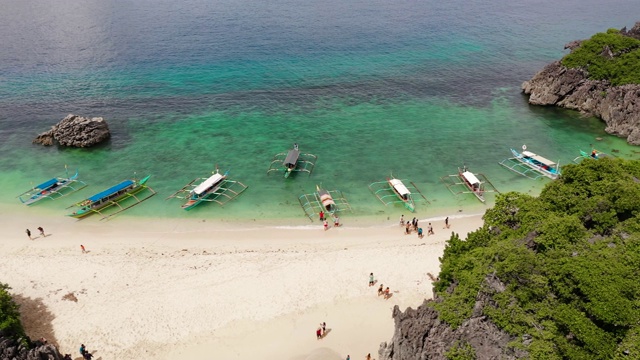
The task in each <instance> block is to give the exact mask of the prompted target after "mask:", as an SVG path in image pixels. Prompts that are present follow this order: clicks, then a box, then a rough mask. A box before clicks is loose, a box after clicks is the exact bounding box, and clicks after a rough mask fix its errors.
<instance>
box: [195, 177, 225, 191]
mask: <svg viewBox="0 0 640 360" xmlns="http://www.w3.org/2000/svg"><path fill="white" fill-rule="evenodd" d="M222 179H224V177H223V176H222V175H221V174H220V173H215V174H213V175H211V176H209V178H208V179H207V180H205V181H203V182H202V183H200V185H198V186H196V188H195V189H193V192H194V193H196V194H198V195H202V193H203V192H205V191H207V190H208V189H209V188H210V187H212V186H213V185H215V184H217V183H219V182H220V181H221V180H222Z"/></svg>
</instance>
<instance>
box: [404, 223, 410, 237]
mask: <svg viewBox="0 0 640 360" xmlns="http://www.w3.org/2000/svg"><path fill="white" fill-rule="evenodd" d="M410 233H411V223H410V222H408V221H407V225H406V226H405V228H404V234H405V235H409V234H410Z"/></svg>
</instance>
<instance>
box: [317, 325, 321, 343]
mask: <svg viewBox="0 0 640 360" xmlns="http://www.w3.org/2000/svg"><path fill="white" fill-rule="evenodd" d="M316 339H318V340H320V339H322V328H321V327H318V330H316Z"/></svg>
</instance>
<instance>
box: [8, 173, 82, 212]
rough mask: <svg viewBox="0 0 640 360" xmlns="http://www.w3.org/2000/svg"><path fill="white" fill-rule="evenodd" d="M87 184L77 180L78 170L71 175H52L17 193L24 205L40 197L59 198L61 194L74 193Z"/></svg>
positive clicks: (38, 199)
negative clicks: (27, 189) (31, 187)
mask: <svg viewBox="0 0 640 360" xmlns="http://www.w3.org/2000/svg"><path fill="white" fill-rule="evenodd" d="M86 186H87V184H86V183H85V182H84V181H80V180H78V170H76V173H75V174H74V175H73V176H69V174H66V177H54V178H51V179H49V180H47V181H45V182H43V183H42V184H39V185H38V186H35V187H34V188H33V189H31V190H29V191H25V192H24V193H22V194H20V195H18V199H20V201H21V202H22V203H23V204H25V205H32V204H34V203H36V202H38V201H40V200H42V199H51V200H55V199H59V198H61V197H63V196H66V195H69V194H71V193H74V192H76V191H78V190H80V189H83V188H85V187H86Z"/></svg>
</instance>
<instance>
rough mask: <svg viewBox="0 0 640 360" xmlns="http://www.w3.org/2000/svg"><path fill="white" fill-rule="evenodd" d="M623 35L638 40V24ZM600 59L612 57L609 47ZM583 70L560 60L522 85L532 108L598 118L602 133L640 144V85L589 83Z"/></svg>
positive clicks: (574, 46)
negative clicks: (557, 109) (547, 107)
mask: <svg viewBox="0 0 640 360" xmlns="http://www.w3.org/2000/svg"><path fill="white" fill-rule="evenodd" d="M620 33H621V34H623V35H626V36H631V37H636V38H640V22H638V23H636V24H635V26H634V27H633V28H632V29H631V30H626V29H622V30H620ZM578 46H580V42H579V41H576V42H571V43H569V44H567V45H565V48H569V49H571V50H574V49H575V48H577V47H578ZM601 56H603V57H605V58H612V57H614V56H615V54H613V53H612V51H611V49H609V47H608V46H605V47H604V48H603V49H602V54H601ZM588 77H589V73H588V72H587V71H586V70H583V69H568V68H566V67H564V66H563V65H562V64H561V63H560V61H556V62H553V63H551V64H549V65H547V66H546V67H545V68H544V69H542V70H541V71H540V72H538V73H537V74H536V75H535V76H534V77H533V78H532V79H531V80H529V81H525V82H524V83H522V91H523V92H524V93H525V94H527V95H529V103H530V104H533V105H556V106H560V107H564V108H567V109H572V110H578V111H581V112H583V113H585V114H589V115H593V116H597V117H599V118H601V119H602V120H604V122H605V123H606V124H607V127H606V128H605V131H606V132H608V133H609V134H612V135H617V136H620V137H623V138H626V139H627V142H628V143H630V144H632V145H640V85H639V84H627V85H622V86H612V85H611V83H610V82H608V81H606V80H589V79H588Z"/></svg>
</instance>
